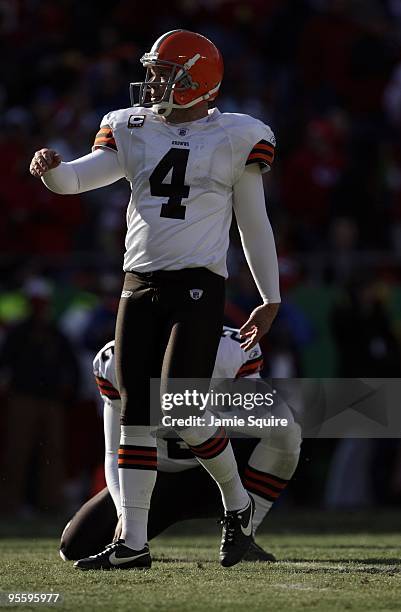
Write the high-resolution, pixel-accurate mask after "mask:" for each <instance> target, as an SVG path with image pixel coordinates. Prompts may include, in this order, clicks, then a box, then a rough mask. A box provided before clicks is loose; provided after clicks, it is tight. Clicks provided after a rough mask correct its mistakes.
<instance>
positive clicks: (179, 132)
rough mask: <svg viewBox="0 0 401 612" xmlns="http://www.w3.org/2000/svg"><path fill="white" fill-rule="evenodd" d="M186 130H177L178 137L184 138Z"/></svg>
mask: <svg viewBox="0 0 401 612" xmlns="http://www.w3.org/2000/svg"><path fill="white" fill-rule="evenodd" d="M187 132H188V130H187V129H186V128H180V129H179V130H178V134H179V136H186V135H187Z"/></svg>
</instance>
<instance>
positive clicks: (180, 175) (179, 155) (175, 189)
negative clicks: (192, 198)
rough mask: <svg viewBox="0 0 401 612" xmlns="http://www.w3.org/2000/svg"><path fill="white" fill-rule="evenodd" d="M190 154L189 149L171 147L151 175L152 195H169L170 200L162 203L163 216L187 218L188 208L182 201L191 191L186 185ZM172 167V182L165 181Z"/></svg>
mask: <svg viewBox="0 0 401 612" xmlns="http://www.w3.org/2000/svg"><path fill="white" fill-rule="evenodd" d="M188 156H189V151H188V149H170V150H169V151H168V152H167V153H166V155H165V156H164V157H163V158H162V159H161V160H160V161H159V163H158V164H157V166H156V168H155V169H154V170H153V172H152V174H151V175H150V177H149V183H150V193H151V195H152V196H158V197H168V201H167V202H166V203H165V204H162V208H161V211H160V216H161V217H168V218H169V219H185V212H186V208H185V206H183V205H182V203H181V201H182V199H183V198H187V197H188V196H189V191H190V187H189V185H185V172H186V170H187V164H188ZM171 169H172V171H173V172H172V175H171V183H163V181H164V179H165V178H166V176H167V175H168V173H169V172H170V170H171Z"/></svg>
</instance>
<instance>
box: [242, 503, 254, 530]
mask: <svg viewBox="0 0 401 612" xmlns="http://www.w3.org/2000/svg"><path fill="white" fill-rule="evenodd" d="M249 505H250V506H251V502H249ZM251 510H252V507H251ZM241 531H242V533H243V534H244V536H246V537H247V538H248V537H249V536H250V535H251V533H252V511H251V512H250V513H249V521H248V525H247V526H246V527H244V526H243V525H242V523H241Z"/></svg>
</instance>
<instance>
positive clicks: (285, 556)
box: [0, 516, 401, 612]
mask: <svg viewBox="0 0 401 612" xmlns="http://www.w3.org/2000/svg"><path fill="white" fill-rule="evenodd" d="M319 520H321V519H319ZM319 520H316V521H313V519H312V521H309V522H308V525H305V528H304V529H303V532H302V531H300V529H299V527H300V526H299V525H298V528H297V529H295V531H293V532H290V531H289V529H288V528H287V527H286V526H285V525H284V526H283V525H281V526H280V525H279V526H278V527H277V529H273V530H272V529H270V533H264V534H262V535H260V537H259V538H258V541H259V543H260V544H262V545H263V546H265V547H266V548H267V549H268V550H270V551H272V552H273V553H274V554H275V555H276V556H277V558H278V559H279V560H280V561H279V562H278V563H276V564H262V563H241V564H239V565H237V566H236V567H234V568H231V569H223V568H221V567H220V566H219V564H218V562H217V554H218V543H219V531H218V530H217V528H213V526H212V527H211V526H210V524H208V525H207V526H206V528H205V524H204V523H203V522H193V523H191V524H188V523H187V524H186V526H185V528H184V529H183V528H175V529H173V530H170V531H169V532H168V533H166V534H165V535H163V536H161V537H159V538H158V539H156V540H155V541H154V542H153V543H152V545H151V550H152V554H153V557H154V564H153V567H152V569H151V570H149V571H140V572H138V571H135V570H132V571H118V570H116V571H112V572H94V571H91V572H80V571H78V570H76V569H74V568H73V566H72V563H65V562H63V561H61V559H60V558H59V556H58V548H57V545H58V540H57V539H56V538H48V537H41V538H39V539H34V538H32V537H24V538H21V537H19V538H15V537H6V538H4V539H2V541H1V542H0V590H1V591H3V592H5V591H12V592H25V593H27V592H31V593H32V592H46V593H49V592H55V593H61V595H62V597H63V601H62V603H59V604H56V605H55V606H52V607H53V608H55V609H60V610H74V611H79V612H80V611H85V610H108V611H110V610H116V611H123V612H125V611H128V610H130V611H134V612H136V611H140V612H142V611H149V612H151V611H156V610H157V611H171V612H187V611H188V612H220V611H222V612H223V611H227V612H228V611H247V612H253V611H264V612H265V611H269V610H272V611H273V610H274V611H276V610H280V611H286V610H291V611H293V610H304V611H308V612H309V611H316V612H329V611H331V610H338V611H340V610H341V611H342V610H351V611H356V610H358V611H359V610H360V611H362V610H374V611H375V612H379V611H383V612H384V611H386V610H400V609H401V520H400V528H399V529H398V532H397V530H395V529H390V528H388V529H386V527H389V525H388V523H387V524H386V517H385V516H383V521H379V520H378V516H376V517H373V516H372V517H371V521H372V522H371V528H370V529H367V527H369V520H365V522H363V521H362V522H361V521H357V519H355V518H354V519H353V520H352V521H351V522H349V521H348V523H347V521H345V523H344V525H343V526H342V525H341V521H337V522H336V525H335V528H333V529H330V526H329V525H328V524H326V523H325V522H324V517H323V522H321V523H319ZM273 523H274V521H273ZM375 525H376V526H377V525H380V529H376V530H375ZM273 526H274V525H273ZM270 527H271V526H270ZM301 527H302V521H301ZM317 532H319V533H317ZM190 533H193V535H189V534H190ZM1 535H5V534H4V530H1ZM7 535H9V534H7ZM9 609H18V610H35V609H36V610H37V609H49V607H48V606H43V605H36V606H33V605H32V604H30V605H29V604H26V605H23V606H21V605H20V606H18V607H17V606H12V607H11V608H9Z"/></svg>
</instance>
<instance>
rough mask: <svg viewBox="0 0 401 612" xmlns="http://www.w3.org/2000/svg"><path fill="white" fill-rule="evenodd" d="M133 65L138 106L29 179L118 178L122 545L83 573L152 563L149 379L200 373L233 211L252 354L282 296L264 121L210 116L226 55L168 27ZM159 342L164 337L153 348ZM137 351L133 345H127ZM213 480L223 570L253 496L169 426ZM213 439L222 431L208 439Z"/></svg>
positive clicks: (67, 189)
mask: <svg viewBox="0 0 401 612" xmlns="http://www.w3.org/2000/svg"><path fill="white" fill-rule="evenodd" d="M141 62H142V64H143V66H144V67H145V68H146V69H147V73H146V77H145V80H144V81H143V82H141V83H132V84H131V87H130V89H131V102H132V103H133V92H134V90H135V87H136V86H139V101H138V103H136V104H133V106H132V107H130V108H128V109H124V110H118V111H113V112H110V113H109V114H107V115H106V116H105V117H104V118H103V120H102V122H101V126H100V130H99V132H98V134H97V136H96V139H95V143H94V147H93V151H92V153H90V154H89V155H86V156H84V157H82V158H80V159H77V160H74V161H72V162H68V163H64V162H62V161H61V157H60V155H59V154H58V153H57V152H56V151H54V150H50V149H41V150H40V151H37V152H36V153H35V155H34V157H33V159H32V162H31V166H30V171H31V173H32V174H33V175H34V176H37V177H41V178H42V180H43V182H44V183H45V185H46V186H47V187H48V188H49V189H51V190H52V191H55V192H56V193H61V194H73V193H80V192H84V191H88V190H91V189H96V188H99V187H102V186H105V185H109V184H111V183H113V182H115V181H117V180H119V179H121V178H126V179H127V180H128V181H129V182H130V185H131V198H130V202H129V205H128V210H127V233H126V242H125V246H126V251H125V256H124V271H125V272H126V276H125V282H124V287H123V291H122V295H121V300H120V305H119V311H118V316H117V323H116V334H115V341H116V347H115V362H116V373H117V381H118V388H119V391H120V395H121V402H122V411H121V438H120V450H119V467H120V471H119V478H120V490H121V505H122V538H121V540H119V541H118V542H116V543H114V544H113V545H112V546H111V547H108V548H106V549H105V550H104V551H103V552H102V553H100V554H99V555H97V556H96V558H95V559H94V558H90V559H85V560H82V561H81V565H80V567H82V568H93V569H102V568H104V569H106V568H107V569H109V568H110V567H111V563H110V558H112V559H113V560H114V561H115V563H114V565H113V567H115V566H116V564H118V567H119V568H121V569H125V568H127V569H128V568H132V567H150V565H151V556H150V553H149V548H148V544H147V520H148V512H149V506H150V499H151V495H152V491H153V487H154V484H155V480H156V467H157V452H156V440H155V438H154V436H152V433H151V427H150V391H149V379H150V378H161V392H162V393H163V392H166V391H168V390H169V389H171V386H170V381H172V380H173V379H178V378H183V379H186V378H188V379H191V378H201V379H210V377H211V375H212V371H213V364H214V362H215V358H216V353H217V348H218V344H219V339H220V333H221V328H222V325H223V311H224V300H225V293H224V291H225V278H226V277H227V268H226V254H227V249H228V242H229V229H230V223H231V216H232V210H233V209H234V211H235V215H236V219H237V223H238V227H239V231H240V235H241V240H242V245H243V249H244V252H245V256H246V259H247V261H248V264H249V267H250V270H251V272H252V275H253V278H254V280H255V283H256V285H257V287H258V289H259V293H260V296H261V300H262V302H263V303H262V304H261V305H260V306H258V307H257V308H256V309H255V310H254V311H253V312H252V313H251V315H250V317H249V319H248V321H247V322H246V323H245V325H244V326H243V327H242V329H241V335H242V339H243V348H244V349H245V350H248V349H251V348H252V347H253V346H254V345H255V344H256V343H257V342H258V340H259V339H260V338H261V337H262V336H263V335H264V334H265V333H266V332H267V331H268V330H269V328H270V326H271V324H272V321H273V319H274V317H275V316H276V314H277V310H278V306H279V302H280V293H279V282H278V265H277V255H276V249H275V244H274V237H273V232H272V229H271V226H270V223H269V220H268V217H267V214H266V207H265V200H264V190H263V183H262V176H261V174H262V172H264V171H266V170H268V169H269V168H270V166H271V163H272V161H273V158H274V148H275V139H274V136H273V133H272V131H271V129H270V128H269V127H267V126H266V125H264V124H263V123H261V122H260V121H258V120H256V119H254V118H252V117H250V116H248V115H240V114H233V113H220V112H219V111H218V109H217V108H211V109H209V104H210V102H212V101H213V100H214V99H215V98H216V97H217V95H218V92H219V88H220V85H221V81H222V78H223V61H222V57H221V54H220V52H219V51H218V49H217V48H216V47H215V45H214V44H213V43H212V42H211V41H209V40H208V39H207V38H205V37H204V36H201V35H200V34H196V33H193V32H188V31H186V30H174V31H172V32H167V33H166V34H164V35H162V36H160V38H158V40H157V41H156V42H155V43H154V44H153V46H152V48H151V50H150V52H149V53H145V55H144V56H143V57H142V59H141ZM160 339H161V340H160ZM138 346H140V347H141V348H142V350H141V351H138V350H137V348H138ZM178 433H179V436H180V437H181V438H182V439H183V440H184V441H185V442H186V443H187V444H188V446H189V447H190V448H191V450H192V452H193V453H194V454H195V455H196V456H197V458H198V460H199V462H200V463H201V464H202V465H203V467H204V468H205V469H206V470H207V471H208V472H209V473H210V475H211V476H212V477H213V478H214V479H215V481H216V482H217V484H218V486H219V488H220V491H221V495H222V501H223V505H224V509H225V518H224V524H223V534H222V543H221V548H220V562H221V564H222V565H223V566H225V567H227V566H231V565H234V564H236V563H238V562H239V561H240V560H241V558H242V557H243V556H244V555H245V553H246V551H247V549H248V548H249V546H250V543H251V531H252V530H251V523H252V516H253V513H254V504H253V500H252V499H251V498H250V497H249V495H248V493H247V491H246V490H245V488H244V487H243V485H242V483H241V479H240V477H239V474H238V469H237V465H236V461H235V457H234V454H233V450H232V447H231V444H230V442H229V440H228V438H227V437H226V436H223V437H215V435H214V434H213V435H212V436H211V435H210V432H209V431H208V428H205V427H191V428H187V429H183V430H180V431H179V432H178ZM219 435H220V432H219Z"/></svg>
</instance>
